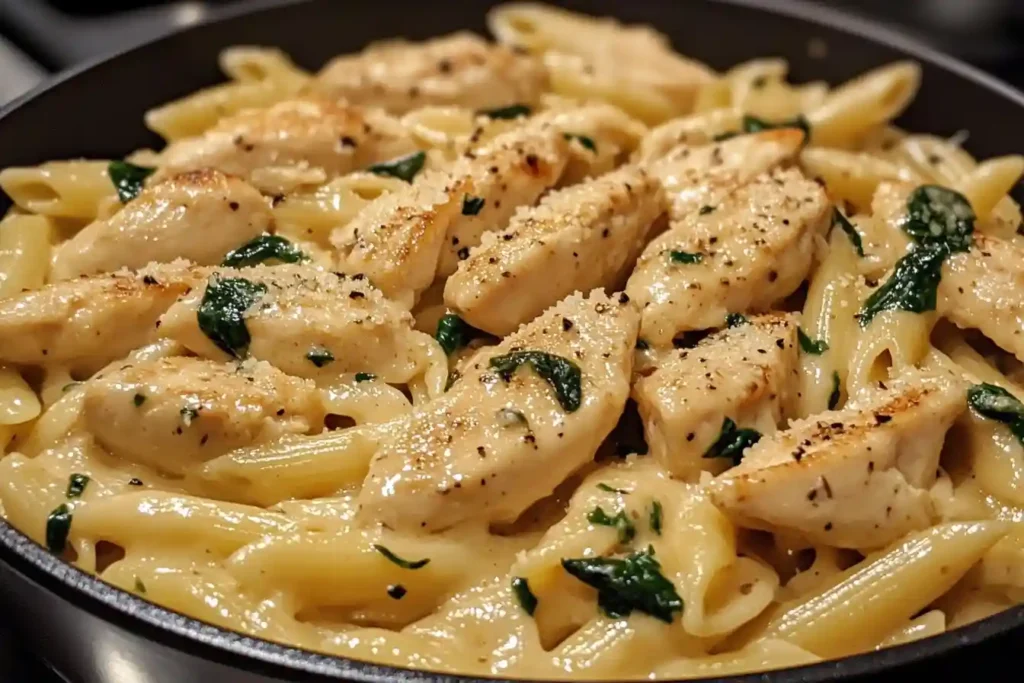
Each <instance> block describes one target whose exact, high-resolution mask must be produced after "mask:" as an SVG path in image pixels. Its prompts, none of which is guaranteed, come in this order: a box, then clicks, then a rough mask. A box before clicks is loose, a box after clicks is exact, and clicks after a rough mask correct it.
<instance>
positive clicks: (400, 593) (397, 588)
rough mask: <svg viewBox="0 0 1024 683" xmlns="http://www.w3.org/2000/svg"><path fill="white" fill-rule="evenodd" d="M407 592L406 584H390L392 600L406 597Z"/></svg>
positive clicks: (389, 591)
mask: <svg viewBox="0 0 1024 683" xmlns="http://www.w3.org/2000/svg"><path fill="white" fill-rule="evenodd" d="M406 593H407V591H406V590H405V586H403V585H401V584H397V583H396V584H395V585H393V586H388V597H389V598H391V599H392V600H401V599H402V598H404V597H405V594H406Z"/></svg>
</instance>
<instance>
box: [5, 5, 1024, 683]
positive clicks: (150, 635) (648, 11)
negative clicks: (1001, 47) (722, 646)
mask: <svg viewBox="0 0 1024 683" xmlns="http://www.w3.org/2000/svg"><path fill="white" fill-rule="evenodd" d="M491 4H497V3H494V2H491V1H490V0H488V1H486V2H473V3H446V4H441V3H437V4H431V5H427V4H426V3H424V4H420V5H417V6H415V7H414V6H412V5H409V6H407V5H406V4H404V3H395V4H394V6H393V7H394V11H384V12H382V11H381V10H380V8H379V7H376V6H373V5H370V4H363V3H339V2H332V1H331V0H307V1H304V2H284V3H282V2H272V1H268V2H265V3H263V8H262V9H260V10H259V11H256V12H253V13H251V14H245V15H239V16H234V17H231V18H228V19H226V20H224V21H221V22H217V23H213V24H209V25H204V26H200V27H197V28H195V29H192V30H190V31H188V32H185V33H179V34H175V35H172V36H170V37H167V38H164V39H162V40H159V41H156V42H154V43H150V44H148V45H145V46H143V47H140V48H137V49H135V50H132V51H129V52H127V53H125V54H122V55H120V56H118V57H115V58H113V59H111V60H108V61H104V62H101V63H99V64H96V65H94V66H91V67H88V68H85V69H82V70H79V71H78V72H75V73H72V74H69V75H66V76H64V77H62V78H60V79H58V81H56V82H55V83H51V84H48V85H46V86H44V87H43V88H41V89H40V90H37V91H35V92H33V93H30V94H29V95H28V96H26V97H25V98H23V99H22V100H20V101H18V102H15V103H14V104H12V105H11V106H10V107H8V108H7V109H6V110H5V111H3V112H0V167H5V166H12V165H23V164H32V163H38V162H40V161H42V160H45V159H60V158H71V157H80V156H87V157H90V156H91V157H98V158H115V157H119V156H121V155H122V154H123V153H124V152H126V151H128V150H131V149H135V148H138V147H144V146H156V145H158V144H159V139H158V138H156V137H155V136H154V135H153V134H152V133H149V132H148V131H147V130H146V129H145V128H144V127H143V125H142V119H141V114H142V112H143V111H144V110H145V109H147V108H149V107H151V106H154V105H156V104H158V103H162V102H165V101H167V100H170V99H173V98H176V97H179V96H181V95H184V94H186V93H188V92H191V91H193V90H195V89H197V88H199V87H203V86H206V85H211V84H213V83H216V82H219V81H221V80H222V77H221V76H220V74H219V72H218V71H217V68H216V58H217V53H218V52H219V51H220V49H222V48H223V47H225V46H228V45H232V44H245V43H249V44H266V45H276V46H279V47H281V48H283V49H284V50H285V51H286V52H288V53H289V54H291V55H292V56H293V58H294V59H295V60H296V62H297V63H299V64H300V65H302V66H305V67H307V68H316V67H318V66H320V65H321V64H322V63H324V62H325V61H326V60H327V59H328V58H330V57H332V56H334V55H336V54H340V53H344V52H353V51H357V50H359V49H360V48H361V47H362V46H363V45H364V44H365V43H366V42H368V41H370V40H375V39H381V38H386V37H391V36H396V35H404V36H407V37H409V38H413V39H422V38H427V37H429V36H432V35H437V34H441V33H445V32H450V31H452V30H455V29H459V28H468V29H471V30H475V31H478V32H483V31H485V27H484V25H483V14H484V12H485V11H486V8H487V6H489V5H491ZM558 4H563V5H566V6H568V7H570V8H573V9H577V10H580V11H586V12H588V13H591V14H602V13H603V14H612V15H615V16H618V17H619V18H621V19H623V20H625V21H635V22H644V23H649V24H652V25H654V26H655V27H657V28H658V29H659V30H661V31H662V32H664V33H667V34H668V35H670V36H671V37H672V38H673V42H674V44H675V47H676V48H677V49H678V50H680V51H681V52H683V53H684V54H688V55H693V56H695V57H697V58H700V59H701V60H703V61H705V62H707V63H708V64H710V65H711V66H713V67H715V68H725V67H727V66H729V65H732V64H735V63H736V62H740V61H744V60H746V59H750V58H752V57H755V56H780V57H784V58H785V59H787V60H788V61H789V63H790V67H791V78H792V80H794V81H796V82H800V81H804V80H812V79H824V80H828V81H830V82H839V81H843V80H846V79H848V78H850V77H852V76H854V75H857V74H859V73H861V72H864V71H866V70H868V69H870V68H872V67H875V66H877V65H879V64H882V63H885V62H887V61H892V60H896V59H900V58H905V57H906V56H907V55H908V53H909V54H910V55H911V56H912V57H914V58H916V59H918V60H920V61H922V62H923V63H924V78H923V82H922V89H921V92H920V94H919V95H918V97H917V99H916V100H915V102H914V104H913V106H912V107H911V108H910V109H909V110H908V111H907V113H906V114H905V115H904V116H903V117H902V118H901V119H900V123H901V124H902V125H904V126H905V127H907V128H910V129H914V130H917V131H921V132H929V133H936V134H940V135H949V134H952V133H953V132H955V131H957V130H959V129H961V128H962V129H967V130H969V131H970V132H971V136H970V138H969V139H968V141H967V143H966V145H965V146H966V147H967V148H968V149H969V150H970V151H971V152H972V153H973V154H975V155H976V156H979V157H986V156H995V155H998V154H1001V153H1006V152H1008V151H1011V150H1010V149H1009V147H1010V145H1009V144H1008V141H1010V140H1013V139H1014V137H1015V135H1014V134H1015V133H1016V131H1017V125H1016V124H1017V122H1018V121H1019V120H1020V117H1021V115H1022V113H1024V110H1022V107H1024V95H1021V94H1020V93H1017V92H1016V91H1014V90H1012V89H1011V88H1009V87H1007V86H1005V85H1002V84H1000V83H998V82H996V81H994V80H992V79H989V78H987V77H985V76H983V75H981V74H980V73H979V72H976V71H975V70H973V69H970V68H969V67H966V66H964V65H962V64H959V63H958V62H956V61H955V60H951V59H948V58H944V57H942V56H940V55H936V54H934V53H932V52H931V51H929V50H926V49H923V48H920V47H918V46H915V45H913V44H910V43H908V42H907V41H905V40H903V39H902V38H900V37H899V36H897V35H895V34H893V33H891V32H888V31H885V30H882V29H880V28H878V27H876V26H874V25H872V24H870V23H868V22H862V21H853V20H850V19H849V18H847V17H844V16H843V15H841V14H838V13H835V12H832V11H829V10H823V9H820V8H808V7H806V6H804V5H800V4H796V3H794V2H790V1H788V0H689V1H688V2H686V3H684V4H677V3H669V2H660V1H659V0H632V2H630V3H621V2H615V1H614V0H590V1H588V2H583V1H581V0H575V1H568V2H561V3H558ZM766 10H768V11H766ZM840 24H842V26H843V27H844V28H842V29H840V28H838V26H839V25H840ZM811 40H821V41H824V44H825V45H826V46H827V54H826V55H825V56H824V57H819V58H812V57H811V56H810V54H809V50H808V44H809V42H810V41H811ZM0 208H2V207H0ZM0 562H2V563H6V565H7V566H6V567H4V566H2V565H0V577H3V578H4V579H5V580H4V581H3V586H2V587H0V593H6V595H5V598H6V599H8V600H15V601H17V602H18V603H20V607H19V608H20V609H24V605H25V601H24V600H18V598H17V596H18V595H21V596H22V597H24V596H25V595H26V594H27V593H25V591H26V590H32V588H33V587H34V588H35V589H36V590H38V589H39V588H40V587H41V588H42V589H43V590H44V591H46V592H47V593H46V594H47V595H48V598H47V600H48V601H50V602H53V604H54V605H58V604H60V605H63V607H64V608H65V609H67V608H68V605H67V603H68V602H70V603H72V604H73V605H74V607H75V608H77V609H80V610H84V611H87V612H90V613H92V614H93V615H95V617H99V618H100V619H102V620H103V621H105V622H108V623H112V624H114V625H115V628H114V630H115V631H117V632H118V633H119V634H120V635H119V638H120V640H118V639H115V641H116V642H118V647H121V648H128V649H127V650H125V652H128V653H130V654H131V655H132V659H133V660H135V664H136V666H137V667H138V670H140V671H153V673H152V674H151V675H149V676H143V677H139V678H126V679H123V680H132V681H134V680H146V681H149V680H153V681H164V680H167V681H172V680H195V681H199V680H203V681H205V680H214V679H213V678H212V674H210V673H204V674H193V675H188V677H187V678H186V677H184V676H182V675H181V674H174V673H172V674H170V677H166V676H167V674H158V673H156V672H155V671H154V669H153V667H155V666H156V665H157V663H158V662H162V661H164V659H165V658H166V655H167V653H168V652H170V653H171V654H173V651H174V649H177V650H180V651H185V652H187V653H189V655H188V656H189V657H190V658H196V659H195V661H200V660H206V661H207V662H209V661H213V662H219V663H221V664H223V665H227V666H231V667H237V668H238V669H244V670H246V671H249V672H252V673H253V674H256V673H257V672H258V673H259V674H262V676H265V678H259V679H258V680H280V679H282V678H287V679H291V680H295V679H296V678H295V677H296V676H297V675H299V674H298V672H299V671H303V672H306V673H305V674H302V680H338V679H348V680H395V679H399V678H400V679H403V680H408V681H431V682H434V681H437V682H440V681H455V680H465V681H470V680H480V679H471V678H460V677H450V676H433V675H430V674H426V673H422V672H411V671H404V670H396V669H391V668H387V667H380V666H375V665H369V664H363V663H359V662H352V661H348V660H343V659H339V658H332V657H324V656H318V655H312V654H310V653H306V652H303V651H299V650H295V649H291V648H286V647H282V646H278V645H274V644H271V643H267V642H265V641H259V640H255V639H251V638H246V637H242V636H238V635H234V634H230V633H228V632H225V631H223V630H220V629H217V628H214V627H211V626H206V625H203V624H200V623H199V622H196V621H194V620H191V619H189V618H187V617H184V616H181V615H176V614H174V613H171V612H169V611H167V610H164V609H162V608H158V607H156V606H154V605H151V604H150V603H147V602H144V601H142V600H139V599H137V598H135V597H133V596H131V595H129V594H127V593H124V592H122V591H119V590H117V589H115V588H113V587H111V586H108V585H107V584H104V583H102V582H100V581H98V580H97V579H94V578H92V577H89V576H87V575H85V574H83V573H82V572H79V571H78V570H76V569H74V568H72V567H70V566H68V565H65V564H63V563H62V562H60V561H59V560H56V559H55V558H54V557H52V556H51V555H49V554H48V553H47V552H46V551H45V550H43V549H42V548H41V547H39V546H37V545H35V544H34V543H32V542H31V541H29V540H28V539H27V538H26V537H24V536H23V535H22V534H20V532H18V531H16V530H14V529H13V528H11V527H10V526H9V525H7V524H6V523H5V522H0ZM15 579H17V580H18V581H20V582H22V583H20V584H18V585H13V584H12V581H13V580H15ZM37 614H38V616H37ZM25 616H26V617H27V616H28V615H27V614H25ZM48 618H50V619H52V614H50V615H48V614H47V613H46V612H45V611H43V610H33V613H32V618H31V619H26V620H25V621H30V622H31V623H30V624H29V623H27V624H26V625H25V626H24V629H25V632H26V633H31V634H32V635H33V636H35V638H36V640H37V642H46V641H39V640H38V639H39V636H40V635H43V636H48V638H52V639H55V640H62V641H63V640H67V638H62V637H61V635H62V633H63V634H65V635H66V636H67V637H73V633H72V632H65V631H62V628H61V625H59V624H56V625H55V624H53V623H49V624H48V623H47V619H48ZM96 623H99V622H96ZM1022 629H1024V607H1018V608H1015V609H1013V610H1010V611H1008V612H1005V613H1003V614H1001V615H997V616H995V617H992V618H990V619H988V620H986V621H984V622H981V623H979V624H975V625H973V626H970V627H968V628H965V629H961V630H958V631H955V632H952V633H949V634H945V635H943V636H939V637H936V638H932V639H929V640H926V641H920V642H918V643H914V644H911V645H907V646H902V647H899V648H894V649H892V650H887V651H884V652H882V653H876V654H869V655H861V656H858V657H853V658H849V659H846V660H842V661H839V662H829V663H824V664H818V665H814V666H810V667H804V668H801V669H794V670H790V671H787V672H780V673H776V674H769V675H763V674H762V675H751V676H745V677H732V678H730V679H729V680H730V681H740V682H749V683H753V682H754V681H765V682H768V683H796V682H798V681H801V682H804V681H806V682H812V681H824V680H836V679H839V678H841V679H842V680H867V679H866V678H865V677H866V676H869V675H870V680H873V681H885V680H890V676H892V680H896V678H895V677H896V676H900V679H901V680H902V679H903V678H904V677H905V675H906V674H907V673H911V671H908V670H907V669H906V667H907V666H908V665H910V664H913V663H915V662H917V663H918V664H917V665H916V666H915V668H914V669H913V670H912V673H913V674H916V675H924V674H927V673H936V674H938V675H940V676H941V677H948V676H949V675H950V674H951V673H952V669H951V668H950V667H951V666H955V665H954V664H952V663H951V662H952V659H951V654H952V651H953V650H956V649H958V648H961V647H964V646H971V650H970V655H971V658H972V659H973V658H975V657H976V658H977V661H983V662H984V663H985V664H986V666H999V664H1000V662H1006V663H1007V666H1008V662H1009V658H1010V654H1011V650H1010V648H1011V645H1010V643H1011V641H1012V640H1014V639H1017V640H1019V638H1020V634H1021V633H1022ZM79 632H81V629H79ZM144 639H149V640H152V641H155V642H156V643H159V644H160V645H149V644H148V643H147V641H146V640H144ZM97 640H102V639H101V638H98V639H97ZM122 641H123V642H122ZM982 641H985V642H982ZM127 643H131V644H127ZM66 644H67V643H57V642H54V643H53V645H54V647H53V649H52V651H50V652H48V654H51V655H52V656H53V657H54V658H55V661H56V663H57V664H58V666H71V665H72V662H80V658H81V656H82V653H84V652H85V651H86V650H85V648H86V646H83V645H82V644H80V643H79V644H76V647H77V650H76V651H77V652H78V653H79V654H78V655H74V656H73V655H68V654H67V653H63V652H61V651H60V650H61V647H60V646H61V645H66ZM101 644H102V643H101ZM132 648H134V649H132ZM110 649H113V648H110ZM147 650H152V651H153V652H156V651H160V652H161V653H162V654H161V655H160V657H157V656H155V655H154V656H150V653H148V652H147ZM99 652H100V651H94V652H91V655H85V656H87V657H88V658H89V661H90V662H91V663H92V665H94V666H99V665H100V664H102V662H98V660H97V658H98V657H99V656H100V654H98V653H99ZM962 654H963V653H961V659H960V660H959V661H961V662H962V661H963V658H962ZM922 659H927V660H928V661H927V662H926V663H920V661H919V660H922ZM75 666H81V663H77V664H75ZM897 669H900V671H896V670H897ZM186 670H187V669H183V670H182V671H183V672H184V671H186ZM218 670H219V671H220V673H219V674H217V675H218V678H217V679H216V680H218V681H219V682H220V683H227V681H235V680H237V681H252V680H256V679H254V678H252V677H250V676H249V675H246V674H242V673H235V674H231V673H229V672H228V670H227V669H219V668H218ZM882 670H887V671H889V673H888V674H886V675H884V676H879V675H877V672H879V671H882ZM205 671H212V670H210V669H207V670H205ZM872 674H875V675H872ZM86 675H92V676H93V678H89V679H88V680H122V679H119V678H116V677H114V676H111V677H110V678H105V677H102V673H91V672H87V674H86ZM225 675H226V676H227V677H226V678H224V677H223V676H225ZM940 680H941V678H940Z"/></svg>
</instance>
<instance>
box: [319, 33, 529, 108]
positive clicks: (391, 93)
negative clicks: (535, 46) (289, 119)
mask: <svg viewBox="0 0 1024 683" xmlns="http://www.w3.org/2000/svg"><path fill="white" fill-rule="evenodd" d="M547 85H548V77H547V72H546V71H545V70H544V66H543V65H542V64H541V63H540V62H539V61H538V60H535V59H533V58H531V57H528V56H526V55H522V54H519V53H517V52H515V51H513V50H510V49H509V48H507V47H505V46H503V45H494V44H492V43H488V42H487V41H486V40H484V39H483V38H481V37H479V36H477V35H474V34H472V33H469V32H466V31H460V32H458V33H452V34H450V35H446V36H441V37H439V38H434V39H432V40H428V41H426V42H422V43H411V42H408V41H405V40H391V41H386V42H380V43H376V44H373V45H370V46H369V47H368V48H367V49H365V50H363V51H362V52H361V53H360V54H357V55H345V56H342V57H337V58H336V59H333V60H331V61H330V62H328V63H327V65H326V66H325V67H324V68H323V69H322V70H321V71H320V73H319V74H318V75H317V77H316V80H315V81H314V83H313V86H312V87H313V90H314V91H316V92H319V93H324V94H326V95H329V96H331V97H335V98H338V99H340V100H347V101H349V102H353V103H355V104H365V105H373V106H377V107H383V108H384V109H387V110H388V111H392V112H399V113H401V112H406V111H409V110H410V109H416V108H418V107H423V106H426V105H448V104H450V105H458V106H462V107H466V108H468V109H495V108H500V107H507V106H509V105H513V104H527V105H528V104H533V103H534V102H536V101H537V100H538V99H540V95H541V93H542V92H544V91H545V90H546V89H547Z"/></svg>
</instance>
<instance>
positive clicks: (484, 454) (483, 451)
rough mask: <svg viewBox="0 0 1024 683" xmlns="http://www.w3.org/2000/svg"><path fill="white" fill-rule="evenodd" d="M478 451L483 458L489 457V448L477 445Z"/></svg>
mask: <svg viewBox="0 0 1024 683" xmlns="http://www.w3.org/2000/svg"><path fill="white" fill-rule="evenodd" d="M476 452H477V454H478V455H479V456H480V457H481V458H486V457H487V449H486V448H484V447H483V446H477V447H476Z"/></svg>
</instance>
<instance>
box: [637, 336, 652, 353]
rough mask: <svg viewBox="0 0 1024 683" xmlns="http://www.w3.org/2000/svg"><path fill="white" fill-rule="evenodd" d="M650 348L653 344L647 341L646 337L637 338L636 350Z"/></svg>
mask: <svg viewBox="0 0 1024 683" xmlns="http://www.w3.org/2000/svg"><path fill="white" fill-rule="evenodd" d="M649 348H651V345H650V344H649V343H648V342H647V340H646V339H637V340H636V350H637V351H646V350H647V349H649Z"/></svg>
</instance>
